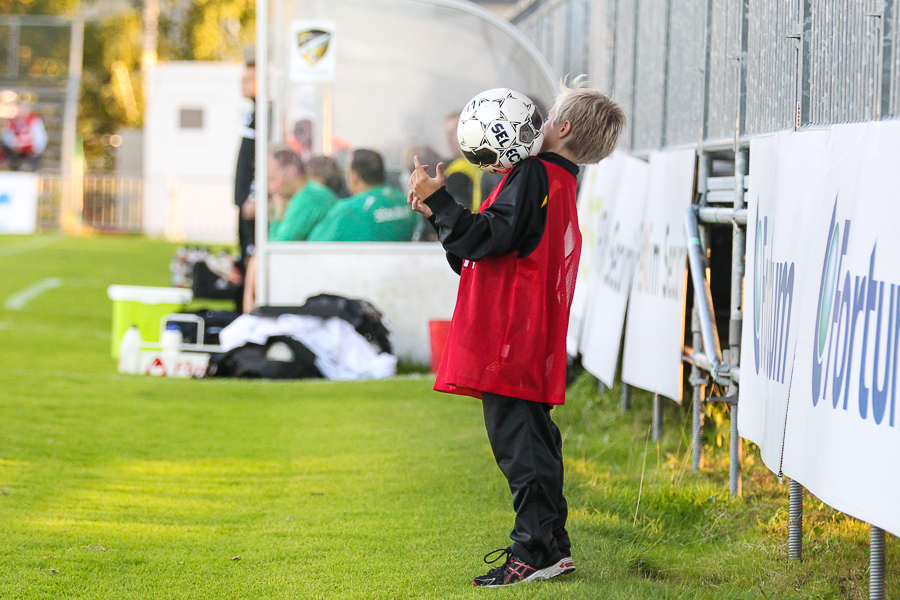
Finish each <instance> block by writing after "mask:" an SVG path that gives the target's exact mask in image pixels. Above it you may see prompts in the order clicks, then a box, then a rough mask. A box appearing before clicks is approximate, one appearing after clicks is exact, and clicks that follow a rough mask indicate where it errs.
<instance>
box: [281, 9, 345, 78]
mask: <svg viewBox="0 0 900 600" xmlns="http://www.w3.org/2000/svg"><path fill="white" fill-rule="evenodd" d="M334 65H335V53H334V23H333V22H331V21H306V20H302V21H294V22H292V23H291V32H290V57H289V69H290V71H289V73H290V80H291V81H295V82H312V81H323V82H324V81H332V80H333V79H334Z"/></svg>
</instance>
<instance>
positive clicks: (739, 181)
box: [728, 145, 748, 498]
mask: <svg viewBox="0 0 900 600" xmlns="http://www.w3.org/2000/svg"><path fill="white" fill-rule="evenodd" d="M747 158H748V157H747V156H746V154H745V151H744V150H742V149H741V148H740V147H737V145H735V149H734V210H735V211H737V210H740V209H742V208H744V176H745V175H746V174H747V162H748V161H747ZM731 235H732V238H731V239H732V241H731V323H730V327H729V331H728V358H729V362H730V367H731V373H732V376H731V385H730V386H729V390H728V395H729V396H732V397H733V401H732V403H731V411H730V413H731V452H730V455H731V456H730V467H729V496H730V497H731V498H734V497H735V496H740V495H741V437H740V434H739V433H738V401H739V399H740V385H739V383H738V382H737V381H736V378H735V377H734V375H733V374H734V373H735V371H736V370H737V369H738V368H739V367H740V365H741V327H742V326H743V312H742V311H743V306H742V302H741V300H742V298H743V295H744V294H743V290H744V267H745V265H744V253H745V251H746V233H745V231H744V229H743V228H742V227H741V226H740V225H738V224H737V222H736V221H735V222H734V224H733V225H732V233H731Z"/></svg>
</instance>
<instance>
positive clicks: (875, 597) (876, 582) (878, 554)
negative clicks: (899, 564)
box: [869, 525, 884, 600]
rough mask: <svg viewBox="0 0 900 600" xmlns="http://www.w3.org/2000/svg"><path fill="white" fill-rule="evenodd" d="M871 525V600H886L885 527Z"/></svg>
mask: <svg viewBox="0 0 900 600" xmlns="http://www.w3.org/2000/svg"><path fill="white" fill-rule="evenodd" d="M870 527H871V530H870V532H869V600H884V529H881V528H880V527H876V526H874V525H870Z"/></svg>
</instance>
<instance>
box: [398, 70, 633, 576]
mask: <svg viewBox="0 0 900 600" xmlns="http://www.w3.org/2000/svg"><path fill="white" fill-rule="evenodd" d="M582 82H583V77H579V78H577V79H576V80H575V83H574V87H573V88H569V87H566V86H561V93H560V95H559V96H558V97H557V99H556V102H555V103H554V105H553V108H551V109H550V114H549V116H548V120H547V123H546V124H545V126H544V142H543V146H542V152H541V153H540V154H538V155H537V157H532V158H528V159H526V160H523V161H522V162H520V163H518V164H517V165H516V166H515V167H514V168H513V169H512V171H510V172H509V174H508V175H507V176H506V178H505V179H504V180H503V181H502V182H501V183H500V185H498V186H497V187H496V188H495V189H494V191H493V192H492V193H491V195H490V196H489V197H488V198H487V200H485V201H484V203H482V205H481V209H480V211H479V212H478V213H472V212H471V211H469V210H468V209H466V208H464V207H462V206H460V205H459V204H457V203H456V202H455V201H454V200H453V198H452V197H451V196H450V194H449V193H448V192H447V191H446V189H445V188H444V187H443V183H444V177H443V165H442V164H439V165H438V166H437V176H436V177H429V176H428V175H427V173H426V172H425V166H423V165H420V164H419V161H418V158H417V159H416V161H415V162H416V170H415V171H414V172H413V174H412V176H411V177H410V181H409V188H410V192H409V195H408V196H407V201H408V202H409V204H410V205H411V206H412V208H413V210H415V211H417V212H420V213H422V214H423V215H425V217H427V218H428V219H429V221H430V222H431V224H432V225H433V226H434V228H435V229H436V230H437V232H438V238H439V239H440V241H441V244H442V245H443V246H444V249H445V250H446V251H447V259H448V261H449V262H450V265H451V267H453V269H454V270H455V271H456V272H457V273H459V274H460V283H459V294H458V297H457V304H456V309H455V311H454V313H453V320H452V322H451V325H450V332H449V334H448V337H447V343H446V346H445V350H444V355H443V359H442V361H441V366H440V368H439V369H438V374H437V381H436V382H435V386H434V389H435V390H437V391H441V392H447V393H452V394H462V395H468V396H473V397H476V398H481V400H482V406H483V410H484V422H485V427H486V429H487V434H488V439H489V441H490V444H491V450H492V451H493V453H494V458H495V459H496V461H497V465H498V466H499V467H500V470H501V471H502V472H503V474H504V476H505V477H506V479H507V481H508V483H509V489H510V491H511V492H512V496H513V508H514V510H515V513H516V518H515V526H514V527H513V530H512V533H511V534H510V538H511V539H512V541H513V543H512V545H511V546H510V547H508V548H505V549H501V550H497V551H495V552H491V553H489V554H488V555H487V556H485V562H486V563H488V564H490V563H493V562H496V561H497V560H499V559H500V558H502V557H504V556H505V558H506V560H505V562H504V563H503V564H502V565H501V566H499V567H494V568H492V569H490V571H488V572H487V573H486V574H485V575H481V576H479V577H476V578H475V580H474V582H473V583H474V585H476V586H486V587H497V586H502V585H509V584H514V583H519V582H525V581H535V580H541V579H550V578H551V577H556V576H557V575H562V574H565V573H571V572H572V571H574V570H575V564H574V562H573V561H572V555H571V550H570V542H569V535H568V533H567V532H566V527H565V526H566V518H567V515H568V509H567V505H566V499H565V497H564V496H563V460H562V437H561V436H560V433H559V429H558V428H557V426H556V425H555V424H554V423H553V421H552V419H551V418H550V410H551V409H552V408H553V405H556V404H563V403H564V402H565V375H566V344H565V340H566V328H567V326H568V320H569V308H570V306H571V302H572V293H573V290H574V287H575V274H576V272H577V271H578V258H579V255H580V252H581V235H580V233H579V230H578V217H577V214H576V210H575V178H576V176H577V174H578V164H589V163H596V162H599V161H600V160H602V159H603V158H605V157H606V156H608V155H609V154H610V153H611V152H612V151H613V150H614V149H615V147H616V142H617V140H618V136H619V133H620V132H621V131H622V128H623V127H624V125H625V115H624V113H623V112H622V109H621V108H619V106H618V105H616V104H615V103H614V102H612V101H611V100H610V99H609V98H608V97H606V96H605V95H603V94H601V93H600V92H596V91H593V90H589V89H584V88H582V87H581V84H582ZM492 555H495V557H494V559H493V560H488V558H489V557H491V556H492Z"/></svg>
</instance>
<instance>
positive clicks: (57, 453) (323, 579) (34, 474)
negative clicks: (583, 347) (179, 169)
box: [0, 236, 900, 600]
mask: <svg viewBox="0 0 900 600" xmlns="http://www.w3.org/2000/svg"><path fill="white" fill-rule="evenodd" d="M174 251H175V246H174V245H172V244H167V243H164V242H159V241H150V240H145V239H142V238H136V237H122V238H113V237H107V238H102V237H101V238H94V239H75V238H64V237H55V236H31V237H16V236H0V255H2V256H3V258H4V260H3V262H2V263H0V298H3V299H5V298H8V297H9V296H10V295H12V294H13V293H15V292H17V291H19V290H21V289H23V288H25V287H27V286H30V285H33V284H34V283H36V282H39V281H41V280H43V279H46V278H48V277H60V278H62V280H63V285H62V286H61V287H58V288H54V289H51V290H49V291H47V292H45V293H43V294H42V295H40V296H37V297H36V298H34V299H33V300H31V302H29V303H28V304H27V305H26V306H25V307H24V309H22V310H9V309H3V308H0V335H2V339H3V343H2V344H0V414H2V415H3V419H0V440H2V444H0V522H3V523H4V527H3V528H2V529H0V597H2V598H15V599H37V598H71V599H93V598H117V599H122V600H128V599H141V600H143V599H146V598H153V599H163V600H164V599H168V598H172V599H175V598H178V599H206V598H259V599H263V598H266V599H269V598H271V599H289V598H290V599H292V598H329V599H342V598H347V599H354V600H355V599H366V598H372V599H375V598H379V599H380V598H384V599H398V598H436V599H441V600H443V599H462V598H473V597H475V596H480V595H483V594H484V593H488V594H489V595H494V594H495V593H499V594H501V595H502V596H503V597H504V598H529V599H532V598H548V599H549V598H572V599H575V600H577V599H585V600H587V599H591V600H593V599H595V598H604V599H622V600H625V599H628V600H633V599H643V598H646V599H651V598H652V599H658V598H673V599H674V598H700V599H706V598H709V599H713V598H715V599H721V598H734V599H751V598H779V599H782V598H828V599H831V598H834V599H837V598H864V597H866V590H867V584H868V573H867V571H866V567H867V565H868V546H867V540H868V528H867V527H866V526H865V525H863V524H860V523H859V522H857V521H855V520H854V519H851V518H848V517H847V516H846V515H842V514H841V513H837V512H835V511H833V510H831V509H829V508H828V507H827V506H825V505H824V504H822V503H821V502H820V501H819V500H818V499H816V498H815V497H813V496H807V498H806V500H805V503H804V508H805V524H806V534H805V538H804V543H805V560H804V562H802V563H789V562H788V561H787V559H786V554H787V548H786V546H787V515H786V510H787V505H788V502H787V486H786V485H784V484H782V483H780V482H779V481H778V479H777V478H776V477H775V476H773V475H772V474H771V473H770V472H769V471H768V470H767V469H766V468H765V467H763V466H762V465H760V464H759V463H758V461H757V462H756V463H754V464H749V462H748V461H745V467H746V468H745V471H744V496H743V497H742V498H739V499H737V500H729V498H728V491H727V464H726V463H724V462H722V459H721V457H720V454H721V451H720V449H719V448H718V446H717V445H716V444H715V442H714V440H715V438H714V437H709V433H711V432H714V431H720V432H721V434H722V435H724V436H725V440H724V442H723V447H725V448H727V443H728V439H727V436H728V431H729V430H728V427H727V425H728V423H727V419H725V420H723V422H722V424H721V425H720V426H718V428H717V427H716V426H715V425H714V422H715V420H714V419H712V418H711V419H709V420H708V421H707V429H708V432H707V438H706V439H707V442H708V445H707V447H706V448H705V458H706V460H705V463H704V467H703V469H701V471H700V472H699V473H696V474H693V473H691V469H690V443H689V441H690V412H689V411H688V410H687V409H685V408H682V407H679V406H678V405H676V404H675V403H672V402H667V403H666V405H665V408H664V423H665V428H664V435H663V438H662V440H660V442H658V443H656V442H652V441H651V440H650V439H649V435H648V434H649V423H650V412H651V410H650V406H651V397H650V395H649V394H646V393H643V392H638V391H635V392H634V394H633V400H632V410H631V411H630V412H627V413H624V412H622V411H621V409H620V408H619V390H618V389H614V390H611V391H610V392H607V393H604V394H598V393H597V391H596V390H597V388H596V380H594V379H593V378H591V377H590V376H589V375H583V376H582V377H581V378H580V379H578V380H577V381H576V382H575V383H574V384H573V386H572V387H571V388H570V390H569V394H568V396H569V397H568V401H567V404H566V405H565V406H561V407H558V408H555V409H554V410H553V417H554V420H555V421H556V422H557V423H558V424H559V427H560V429H561V431H562V433H563V436H564V439H565V442H564V454H565V457H566V468H567V475H566V477H567V481H566V495H567V498H568V500H569V510H570V514H569V529H570V533H571V535H572V539H573V541H574V546H573V555H574V559H575V561H576V564H577V567H578V570H577V571H576V572H575V573H574V574H572V575H569V576H567V577H565V578H559V579H558V580H554V581H551V582H544V583H535V584H528V585H523V586H518V587H515V588H512V589H509V590H498V591H493V592H492V591H490V590H488V591H483V590H474V589H473V588H472V587H471V584H470V581H471V577H472V576H473V575H476V574H479V573H481V572H483V571H484V570H485V569H486V567H485V565H483V564H482V563H481V556H482V555H483V554H485V553H486V552H488V551H489V550H493V549H494V548H498V547H501V546H504V545H506V544H507V543H508V538H507V536H508V534H509V528H510V525H511V523H512V511H511V508H510V504H511V503H510V498H509V491H508V489H507V488H506V483H505V481H504V480H503V478H502V476H501V475H500V472H499V471H498V469H497V467H496V465H495V464H494V462H493V458H492V456H491V452H490V449H489V447H488V444H487V441H486V439H485V435H484V429H483V424H482V422H481V411H480V407H479V404H478V403H477V402H476V401H473V400H471V399H468V398H456V397H448V396H442V395H439V394H436V393H434V392H432V391H431V390H430V388H431V385H432V383H433V380H432V379H430V378H425V377H421V376H411V377H406V378H397V379H394V380H389V381H372V382H357V383H342V382H324V381H309V382H266V381H230V380H166V379H158V378H149V377H136V376H122V375H119V374H117V373H116V372H115V365H114V363H113V361H112V360H111V359H110V358H109V331H110V327H111V326H110V315H111V305H110V302H109V301H108V300H107V298H106V288H107V286H108V285H110V284H113V283H117V284H127V285H157V286H158V285H166V282H167V276H168V274H167V270H166V266H167V264H168V260H169V258H170V257H171V255H172V254H173V253H174ZM0 306H2V304H0ZM714 435H718V434H714ZM746 451H747V452H748V454H749V456H748V458H749V457H750V456H754V455H753V454H752V453H753V452H754V449H753V447H752V446H747V448H746ZM725 457H726V459H727V452H726V453H725ZM887 582H888V597H898V596H900V544H898V543H897V540H896V539H895V538H893V537H891V536H888V540H887Z"/></svg>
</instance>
